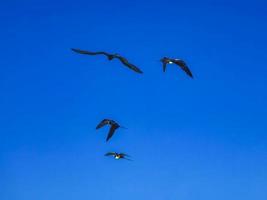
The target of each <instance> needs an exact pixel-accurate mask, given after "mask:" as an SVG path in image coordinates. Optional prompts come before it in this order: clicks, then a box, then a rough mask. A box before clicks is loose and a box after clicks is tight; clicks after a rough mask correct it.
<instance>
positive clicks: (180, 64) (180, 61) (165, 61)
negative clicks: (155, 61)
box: [160, 57, 193, 78]
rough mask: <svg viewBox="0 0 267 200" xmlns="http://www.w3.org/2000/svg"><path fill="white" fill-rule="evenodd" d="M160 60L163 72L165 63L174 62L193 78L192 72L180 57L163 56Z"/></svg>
mask: <svg viewBox="0 0 267 200" xmlns="http://www.w3.org/2000/svg"><path fill="white" fill-rule="evenodd" d="M160 61H161V62H162V64H163V72H165V71H166V66H167V64H173V63H174V64H176V65H178V66H179V67H180V68H181V69H182V70H183V71H184V72H185V73H186V74H187V75H188V76H190V77H191V78H193V74H192V72H191V71H190V69H189V67H188V66H187V64H186V63H185V61H183V60H181V59H173V58H167V57H163V58H162V59H160Z"/></svg>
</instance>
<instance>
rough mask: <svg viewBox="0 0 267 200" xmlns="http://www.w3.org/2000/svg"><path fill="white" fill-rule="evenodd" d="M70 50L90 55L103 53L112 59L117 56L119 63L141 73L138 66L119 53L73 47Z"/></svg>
mask: <svg viewBox="0 0 267 200" xmlns="http://www.w3.org/2000/svg"><path fill="white" fill-rule="evenodd" d="M71 50H72V51H74V52H76V53H79V54H85V55H91V56H95V55H105V56H106V57H107V58H108V60H113V59H114V58H117V59H119V60H120V61H121V63H122V64H123V65H125V66H127V67H129V68H130V69H132V70H134V71H135V72H137V73H140V74H142V73H143V72H142V71H141V70H140V69H139V68H138V67H136V66H135V65H133V64H131V63H129V61H128V60H127V59H126V58H124V57H122V56H121V55H119V54H110V53H106V52H103V51H98V52H90V51H85V50H80V49H73V48H72V49H71Z"/></svg>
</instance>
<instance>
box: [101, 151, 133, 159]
mask: <svg viewBox="0 0 267 200" xmlns="http://www.w3.org/2000/svg"><path fill="white" fill-rule="evenodd" d="M105 156H113V157H114V159H115V160H120V159H126V160H130V159H129V158H127V157H130V156H129V155H127V154H125V153H117V152H108V153H106V154H105Z"/></svg>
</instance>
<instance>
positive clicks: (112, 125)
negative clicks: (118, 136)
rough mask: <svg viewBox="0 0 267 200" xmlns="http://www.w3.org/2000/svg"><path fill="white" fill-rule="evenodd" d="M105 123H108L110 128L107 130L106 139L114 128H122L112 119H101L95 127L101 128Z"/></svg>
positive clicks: (111, 134)
mask: <svg viewBox="0 0 267 200" xmlns="http://www.w3.org/2000/svg"><path fill="white" fill-rule="evenodd" d="M105 125H110V129H109V132H108V136H107V139H106V141H108V140H109V139H110V138H111V137H112V136H113V134H114V132H115V130H116V129H118V128H120V127H121V128H124V127H122V126H120V125H119V124H118V123H117V122H115V121H114V120H112V119H103V120H102V121H101V122H100V123H99V124H98V125H97V127H96V129H99V128H102V127H103V126H105Z"/></svg>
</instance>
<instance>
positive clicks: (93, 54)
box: [71, 48, 110, 57]
mask: <svg viewBox="0 0 267 200" xmlns="http://www.w3.org/2000/svg"><path fill="white" fill-rule="evenodd" d="M71 50H72V51H74V52H76V53H79V54H85V55H91V56H95V55H101V54H102V55H105V56H107V57H109V56H110V54H109V53H106V52H104V51H97V52H91V51H85V50H81V49H74V48H72V49H71Z"/></svg>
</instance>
